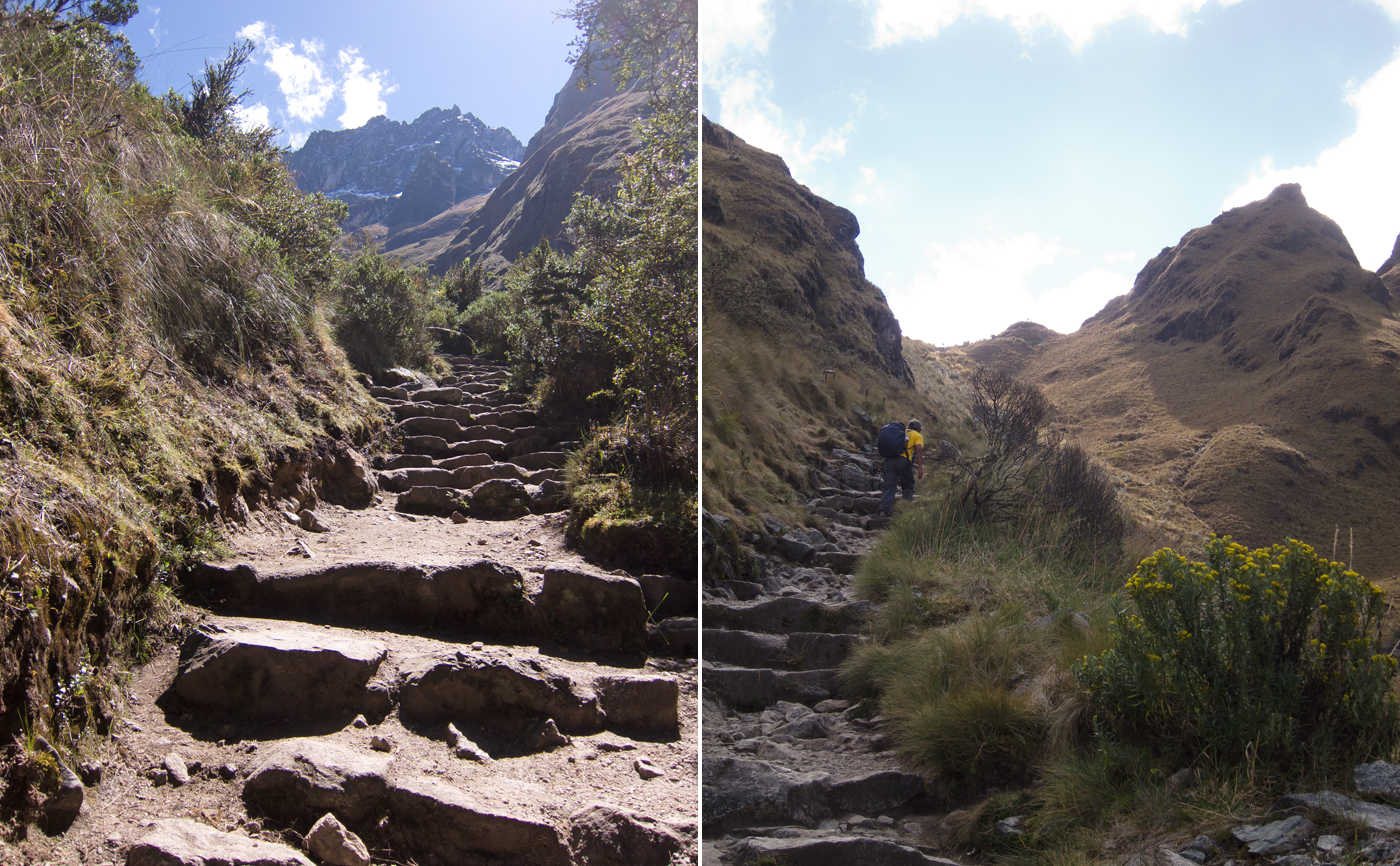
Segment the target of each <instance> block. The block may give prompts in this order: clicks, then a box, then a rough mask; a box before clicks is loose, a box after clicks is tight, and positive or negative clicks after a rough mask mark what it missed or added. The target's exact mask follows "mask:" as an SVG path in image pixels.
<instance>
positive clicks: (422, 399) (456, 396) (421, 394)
mask: <svg viewBox="0 0 1400 866" xmlns="http://www.w3.org/2000/svg"><path fill="white" fill-rule="evenodd" d="M464 396H465V395H464V394H463V392H462V389H461V388H420V389H418V390H417V391H414V392H413V400H414V402H416V403H441V404H445V405H448V406H458V405H461V403H462V400H463V397H464Z"/></svg>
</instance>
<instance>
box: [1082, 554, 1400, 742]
mask: <svg viewBox="0 0 1400 866" xmlns="http://www.w3.org/2000/svg"><path fill="white" fill-rule="evenodd" d="M1206 550H1207V555H1208V560H1209V561H1208V562H1189V561H1187V560H1186V559H1185V558H1183V557H1181V556H1178V555H1177V554H1175V553H1173V552H1172V551H1171V550H1169V549H1163V550H1160V551H1158V552H1157V553H1156V554H1154V555H1153V556H1151V557H1148V558H1147V559H1145V560H1143V561H1142V563H1141V564H1140V565H1139V566H1138V569H1137V572H1136V573H1135V574H1134V575H1133V577H1132V579H1131V580H1129V581H1128V584H1127V586H1126V587H1125V589H1126V592H1127V595H1128V599H1129V600H1130V601H1131V605H1132V606H1131V608H1130V609H1129V610H1127V611H1126V612H1125V613H1124V614H1122V615H1120V616H1119V617H1118V618H1117V619H1116V620H1115V622H1114V623H1113V625H1112V637H1113V643H1112V645H1111V647H1110V648H1109V649H1108V650H1106V651H1105V652H1103V653H1101V654H1099V655H1091V656H1086V657H1085V658H1084V659H1083V660H1081V662H1080V663H1079V664H1078V665H1077V666H1076V667H1075V674H1076V676H1077V677H1078V678H1079V680H1080V681H1081V682H1082V683H1083V684H1084V685H1085V686H1087V687H1088V689H1089V692H1090V694H1091V696H1092V699H1093V701H1094V702H1095V704H1096V705H1097V707H1098V709H1099V711H1100V712H1101V713H1102V714H1104V715H1105V716H1106V717H1107V718H1108V719H1109V720H1111V722H1112V724H1114V725H1115V726H1116V728H1117V729H1118V731H1119V732H1120V733H1122V734H1124V735H1126V736H1129V737H1130V738H1133V739H1139V740H1143V741H1147V742H1156V743H1161V744H1169V745H1174V746H1176V747H1177V748H1178V749H1179V750H1180V751H1181V752H1182V753H1183V754H1184V755H1185V756H1187V757H1188V758H1194V757H1195V756H1196V755H1197V754H1202V753H1203V754H1205V755H1207V756H1209V757H1211V758H1214V759H1215V760H1217V761H1220V762H1222V763H1234V762H1237V761H1240V760H1242V759H1244V758H1245V757H1246V756H1247V755H1248V754H1250V753H1252V754H1253V755H1254V756H1255V757H1256V759H1257V760H1259V761H1260V762H1263V763H1266V764H1271V765H1273V766H1276V767H1277V768H1279V769H1281V770H1289V769H1292V768H1295V767H1296V768H1297V769H1307V768H1315V769H1322V770H1326V769H1327V768H1337V767H1342V766H1349V765H1350V764H1351V763H1352V762H1355V761H1357V760H1360V759H1362V758H1365V757H1368V756H1374V755H1381V754H1385V753H1386V752H1388V751H1389V750H1390V749H1391V748H1392V747H1393V746H1394V745H1395V744H1396V742H1397V740H1400V728H1397V709H1396V698H1395V695H1394V694H1393V693H1392V692H1391V687H1390V681H1391V677H1392V676H1393V675H1394V673H1395V668H1396V662H1395V660H1394V659H1392V658H1390V657H1389V656H1387V655H1384V654H1381V653H1380V651H1379V649H1378V648H1377V645H1376V643H1377V642H1376V640H1375V639H1373V638H1372V637H1371V636H1370V635H1371V634H1373V633H1374V632H1375V629H1376V627H1377V626H1378V624H1379V621H1380V617H1381V615H1382V613H1383V612H1384V601H1383V595H1384V593H1383V592H1382V591H1381V590H1380V589H1379V588H1378V587H1376V586H1375V585H1374V584H1372V583H1371V582H1370V581H1368V580H1366V579H1365V578H1362V577H1361V576H1360V575H1358V574H1357V573H1356V572H1354V571H1349V570H1347V569H1346V567H1345V566H1343V565H1342V564H1341V563H1338V562H1328V561H1327V560H1326V559H1324V558H1322V557H1320V556H1318V555H1316V554H1315V553H1314V552H1313V549H1312V548H1311V547H1309V546H1308V545H1306V544H1303V543H1302V542H1299V541H1295V540H1292V539H1290V540H1289V541H1288V542H1287V543H1286V544H1282V545H1274V546H1273V547H1271V548H1269V549H1267V550H1263V549H1261V550H1255V551H1253V552H1250V551H1248V550H1246V549H1245V548H1244V547H1243V546H1242V545H1239V544H1235V543H1234V542H1232V541H1231V539H1230V538H1229V537H1226V538H1216V537H1214V536H1212V538H1211V540H1210V541H1209V543H1208V544H1207V545H1206Z"/></svg>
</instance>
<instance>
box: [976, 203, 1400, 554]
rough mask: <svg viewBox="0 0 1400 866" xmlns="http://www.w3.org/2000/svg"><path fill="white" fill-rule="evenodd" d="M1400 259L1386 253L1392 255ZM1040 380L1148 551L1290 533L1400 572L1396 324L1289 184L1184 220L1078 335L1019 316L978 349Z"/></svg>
mask: <svg viewBox="0 0 1400 866" xmlns="http://www.w3.org/2000/svg"><path fill="white" fill-rule="evenodd" d="M1392 267H1393V263H1392ZM967 354H968V355H970V356H971V357H972V358H973V359H975V360H977V361H979V362H982V363H988V364H992V365H995V366H999V367H1002V368H1005V369H1009V370H1012V371H1015V372H1018V373H1019V374H1020V375H1022V376H1023V377H1025V378H1026V379H1028V380H1029V381H1032V382H1034V383H1036V384H1038V385H1040V386H1041V387H1043V388H1044V389H1045V391H1046V393H1047V395H1048V396H1049V397H1050V398H1051V399H1052V400H1053V401H1054V402H1055V404H1056V405H1057V407H1058V408H1059V410H1060V412H1061V413H1062V416H1063V421H1064V423H1065V424H1066V425H1067V427H1068V428H1069V429H1070V430H1071V432H1072V433H1073V434H1074V435H1076V436H1078V437H1079V438H1080V439H1081V440H1083V441H1084V442H1085V443H1086V444H1088V445H1090V446H1091V448H1092V449H1093V450H1094V451H1095V452H1096V453H1097V454H1098V455H1099V456H1100V457H1102V458H1103V459H1104V460H1106V461H1107V462H1108V463H1110V464H1111V465H1113V466H1115V467H1117V468H1118V469H1120V470H1122V471H1123V475H1122V476H1121V477H1122V479H1123V480H1124V483H1125V485H1126V489H1125V490H1124V498H1125V501H1126V502H1127V503H1128V504H1129V505H1130V507H1131V508H1133V510H1134V511H1135V512H1136V513H1137V515H1138V517H1139V519H1140V520H1141V522H1142V524H1143V528H1144V531H1145V533H1146V536H1147V537H1146V538H1145V539H1144V542H1145V543H1146V544H1147V545H1148V546H1154V545H1158V544H1165V543H1172V544H1180V543H1182V541H1183V540H1194V541H1195V542H1197V543H1199V541H1200V539H1201V538H1202V536H1203V534H1204V533H1205V532H1206V531H1207V530H1209V531H1214V532H1217V533H1220V534H1227V533H1228V534H1231V535H1234V536H1235V537H1236V538H1237V539H1238V540H1240V541H1241V542H1242V543H1245V544H1248V545H1251V546H1262V545H1266V544H1270V543H1273V542H1277V541H1280V540H1281V539H1282V538H1283V537H1285V536H1292V537H1297V538H1301V539H1303V540H1304V541H1307V542H1309V543H1311V544H1313V545H1314V546H1316V547H1317V548H1318V549H1319V550H1323V551H1327V552H1330V551H1331V550H1332V544H1333V538H1334V534H1337V533H1340V544H1339V545H1338V547H1337V556H1338V557H1339V558H1341V557H1351V556H1352V555H1353V554H1352V553H1351V550H1350V543H1349V538H1350V533H1353V532H1354V537H1355V552H1354V564H1355V566H1356V567H1357V569H1358V570H1361V571H1362V572H1363V573H1365V574H1367V575H1368V576H1369V577H1372V578H1373V579H1383V578H1389V577H1392V576H1394V575H1395V574H1396V572H1397V571H1398V570H1400V526H1397V525H1396V524H1395V522H1394V521H1393V520H1391V519H1390V515H1391V514H1393V513H1394V512H1395V510H1396V509H1397V508H1398V507H1400V485H1397V484H1396V481H1395V479H1396V477H1397V471H1400V400H1397V399H1396V394H1397V387H1400V375H1397V362H1400V321H1397V317H1396V312H1395V308H1394V302H1393V299H1392V295H1391V291H1390V289H1389V288H1387V286H1386V284H1385V283H1384V282H1383V281H1382V280H1381V279H1380V278H1379V277H1378V276H1377V275H1376V274H1373V273H1371V272H1370V271H1367V270H1366V269H1364V268H1362V267H1361V266H1360V264H1359V263H1358V262H1357V258H1356V256H1355V254H1354V253H1353V252H1352V249H1351V246H1350V244H1348V243H1347V240H1346V237H1345V236H1344V235H1343V234H1342V231H1341V229H1340V228H1339V227H1338V226H1337V224H1336V223H1335V222H1333V221H1332V220H1330V219H1328V218H1327V217H1325V216H1323V215H1322V214H1320V213H1318V212H1317V211H1315V210H1313V209H1312V208H1310V207H1308V205H1307V201H1306V200H1305V199H1304V197H1303V193H1302V190H1301V189H1300V188H1299V187H1298V185H1296V184H1285V185H1283V186H1280V187H1278V188H1277V189H1275V190H1274V191H1273V192H1272V193H1271V194H1270V195H1269V196H1268V197H1267V198H1265V199H1263V200H1261V201H1257V202H1254V203H1252V204H1249V205H1246V206H1244V207H1239V208H1235V209H1233V210H1230V211H1227V212H1225V213H1223V214H1221V215H1220V216H1219V217H1217V218H1216V219H1215V220H1214V221H1213V222H1212V223H1211V224H1210V225H1208V226H1204V227H1202V228H1198V229H1195V230H1193V231H1191V232H1188V233H1187V234H1186V235H1185V236H1184V237H1183V238H1182V239H1181V242H1180V243H1179V244H1177V245H1176V246H1175V247H1169V248H1167V249H1164V250H1163V251H1162V252H1161V253H1160V254H1159V255H1158V256H1157V257H1155V258H1154V259H1152V260H1151V261H1150V262H1148V264H1147V266H1146V267H1144V268H1143V270H1142V272H1141V273H1140V274H1139V275H1138V277H1137V280H1136V281H1135V283H1134V285H1133V289H1132V291H1131V292H1130V293H1129V294H1127V295H1124V296H1121V297H1119V298H1116V299H1114V300H1113V301H1111V302H1110V303H1109V304H1108V305H1107V306H1106V307H1105V308H1104V309H1103V310H1102V311H1101V312H1100V313H1098V314H1097V315H1096V316H1094V317H1093V318H1092V319H1090V320H1089V321H1087V322H1086V323H1085V325H1084V327H1083V328H1081V329H1080V330H1079V331H1078V332H1076V333H1074V334H1072V335H1068V336H1062V335H1056V334H1053V332H1050V333H1047V332H1046V331H1045V329H1042V328H1040V327H1039V326H1034V325H1029V324H1022V325H1018V326H1015V327H1013V328H1011V329H1008V331H1007V332H1006V333H1004V334H1002V335H1000V336H998V337H996V338H994V339H993V340H990V341H985V342H983V343H980V344H974V345H973V346H971V347H969V348H968V349H967Z"/></svg>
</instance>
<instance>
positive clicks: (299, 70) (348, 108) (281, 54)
mask: <svg viewBox="0 0 1400 866" xmlns="http://www.w3.org/2000/svg"><path fill="white" fill-rule="evenodd" d="M238 36H239V37H240V38H243V39H251V40H253V42H254V44H256V45H257V46H258V48H259V49H260V50H261V52H262V56H263V66H265V67H266V68H267V69H268V71H270V72H272V74H274V75H276V76H277V81H278V90H280V91H281V93H282V96H283V97H284V98H285V99H286V108H285V109H278V114H279V116H280V117H281V118H282V119H283V121H284V122H296V123H299V124H312V123H316V122H317V121H319V120H320V119H321V118H322V117H324V116H325V114H326V112H327V111H328V110H329V109H330V104H331V101H332V100H333V99H335V98H336V97H337V96H339V97H340V98H341V100H342V102H343V104H344V108H345V110H344V111H343V112H342V113H341V115H340V117H338V118H337V120H339V121H340V125H341V127H342V128H344V129H350V128H353V127H357V126H362V125H364V123H365V121H367V120H369V119H370V118H371V117H375V116H377V115H380V114H387V113H388V110H389V107H388V105H387V104H386V103H385V101H384V97H385V96H386V95H388V94H390V93H393V92H394V91H395V90H397V89H398V87H397V85H390V84H388V83H387V82H386V79H387V77H388V75H389V72H388V70H385V69H372V68H370V66H369V64H368V63H366V62H365V59H364V58H363V57H361V56H360V50H359V49H358V48H342V49H340V50H339V51H338V52H336V64H335V68H334V69H332V68H330V67H329V66H328V64H327V62H326V61H325V59H323V54H324V53H325V50H326V46H325V44H324V43H323V42H321V40H319V39H303V40H301V42H299V43H292V42H284V41H282V40H281V39H278V38H277V35H276V34H275V33H274V32H273V28H272V27H271V26H270V25H268V24H267V23H266V22H264V21H255V22H254V23H252V24H249V25H248V26H246V27H244V28H243V29H242V30H239V31H238ZM308 134H309V130H293V129H288V131H287V136H288V140H289V142H290V143H291V146H292V147H293V148H296V147H300V146H301V143H302V142H305V141H306V138H307V135H308Z"/></svg>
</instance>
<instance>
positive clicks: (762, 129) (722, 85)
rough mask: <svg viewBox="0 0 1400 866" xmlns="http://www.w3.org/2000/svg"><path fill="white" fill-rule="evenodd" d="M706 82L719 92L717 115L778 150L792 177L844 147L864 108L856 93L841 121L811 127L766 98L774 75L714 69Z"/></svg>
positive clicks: (727, 124)
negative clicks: (827, 126)
mask: <svg viewBox="0 0 1400 866" xmlns="http://www.w3.org/2000/svg"><path fill="white" fill-rule="evenodd" d="M709 83H710V85H711V86H712V87H713V88H715V89H716V90H718V91H719V93H720V111H719V112H718V116H717V117H715V120H716V121H718V122H719V124H720V125H721V126H724V127H726V128H728V129H730V130H732V131H733V132H734V133H735V134H737V135H738V136H739V137H740V138H742V139H744V140H745V141H747V142H748V143H749V144H751V145H753V146H754V147H757V148H759V149H761V150H766V151H768V152H769V153H776V154H778V155H779V156H781V157H782V158H783V159H784V160H785V161H786V162H787V165H788V168H789V169H790V170H791V171H792V174H793V176H794V177H796V178H798V179H799V180H801V179H803V178H804V177H805V176H806V175H807V174H808V173H809V172H810V171H811V170H812V168H814V167H815V166H816V164H817V163H819V162H826V161H828V160H830V159H831V158H832V157H835V156H840V155H842V154H844V153H845V152H846V142H847V141H848V140H849V138H850V135H851V133H852V131H854V129H855V124H856V120H857V119H858V118H859V116H860V113H861V111H862V110H863V109H864V108H865V103H864V100H863V99H859V98H858V99H857V101H856V105H855V107H854V108H853V109H852V113H851V116H850V118H849V119H848V120H847V121H846V122H845V123H844V124H842V125H841V126H839V127H835V128H831V129H826V130H824V131H822V132H820V133H809V132H808V129H807V124H806V123H805V122H803V121H801V120H789V119H788V118H787V117H786V116H785V115H784V114H783V110H782V109H781V108H779V107H778V106H777V104H775V103H774V102H773V100H772V99H771V98H770V93H771V91H772V86H773V85H772V80H771V79H770V78H769V77H768V76H767V75H766V74H762V73H759V72H756V71H753V70H749V71H745V72H738V71H736V70H734V69H728V70H724V71H722V72H719V73H717V74H716V75H715V76H714V77H713V78H712V79H711V80H710V82H709Z"/></svg>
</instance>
